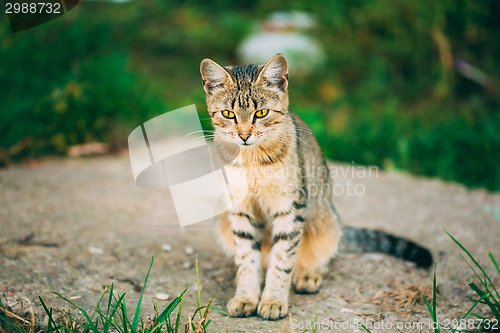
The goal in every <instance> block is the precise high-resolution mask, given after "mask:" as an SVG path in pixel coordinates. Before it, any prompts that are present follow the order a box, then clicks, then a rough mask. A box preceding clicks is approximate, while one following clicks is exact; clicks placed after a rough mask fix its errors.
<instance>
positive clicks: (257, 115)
mask: <svg viewBox="0 0 500 333" xmlns="http://www.w3.org/2000/svg"><path fill="white" fill-rule="evenodd" d="M268 113H269V109H262V110H258V111H257V112H255V118H264V117H265V116H267V114H268Z"/></svg>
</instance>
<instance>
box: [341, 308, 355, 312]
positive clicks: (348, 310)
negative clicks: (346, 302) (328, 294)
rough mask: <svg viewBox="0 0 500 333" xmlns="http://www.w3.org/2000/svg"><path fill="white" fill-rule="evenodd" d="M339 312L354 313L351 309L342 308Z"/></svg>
mask: <svg viewBox="0 0 500 333" xmlns="http://www.w3.org/2000/svg"><path fill="white" fill-rule="evenodd" d="M340 312H348V313H353V312H354V310H352V309H348V308H342V309H340Z"/></svg>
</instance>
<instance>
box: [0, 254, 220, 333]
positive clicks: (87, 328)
mask: <svg viewBox="0 0 500 333" xmlns="http://www.w3.org/2000/svg"><path fill="white" fill-rule="evenodd" d="M153 260H154V258H151V264H150V266H149V270H148V272H147V274H146V278H145V279H144V287H143V288H142V292H141V296H140V297H139V300H138V302H137V305H136V307H135V310H134V313H133V317H132V320H130V316H129V312H128V310H127V306H126V303H125V293H118V294H117V293H115V290H114V287H113V284H111V285H110V286H109V287H107V288H106V289H105V290H104V292H103V294H102V295H101V297H100V299H99V301H98V303H97V305H96V307H95V309H94V310H93V311H92V313H88V312H87V311H86V310H85V309H84V308H82V307H80V306H78V305H77V304H75V303H74V302H72V301H71V300H69V299H67V298H66V297H64V296H62V295H61V294H59V293H56V292H54V294H55V295H57V296H58V297H60V298H61V299H63V300H64V301H65V302H66V303H68V304H69V305H71V307H72V308H73V309H76V310H77V313H79V314H80V315H77V316H75V315H74V314H72V313H71V310H68V311H60V312H61V313H62V315H63V316H62V318H61V319H59V320H57V319H56V318H55V312H56V311H55V310H54V309H53V308H52V307H48V306H47V305H46V303H45V302H44V301H43V299H42V298H41V297H39V301H40V304H41V305H42V307H43V308H44V310H45V313H46V314H47V316H48V322H47V324H46V325H38V324H36V323H35V321H34V316H33V317H32V321H31V322H29V321H26V320H24V319H23V318H21V317H18V316H16V315H15V314H13V313H11V312H10V311H8V310H7V309H6V307H5V306H4V304H3V303H2V301H1V299H0V323H3V324H4V325H3V324H2V325H1V326H0V329H1V327H2V326H3V327H5V328H6V329H8V332H10V331H12V332H20V333H26V332H34V331H35V328H36V331H37V332H39V331H42V332H47V333H51V332H60V333H76V332H84V333H88V332H92V333H108V332H119V333H135V332H143V333H155V332H168V333H173V332H175V333H177V332H184V331H185V330H187V329H188V328H189V327H191V328H192V330H193V331H195V332H206V331H207V328H208V326H209V324H210V322H211V319H209V318H208V314H209V311H210V310H212V309H213V310H216V311H218V312H219V313H221V314H223V315H227V314H226V313H225V312H223V311H221V310H219V309H216V308H214V307H212V306H211V304H212V300H213V297H212V298H211V299H210V301H209V302H208V304H207V305H201V293H200V283H199V276H198V258H196V283H197V286H198V299H197V308H196V309H195V311H194V313H193V314H192V315H191V316H188V318H187V320H186V324H185V325H184V327H183V326H182V325H181V318H182V317H181V316H182V304H183V300H184V295H185V293H186V291H187V290H188V288H189V287H186V288H185V289H184V291H182V293H181V294H180V295H179V296H177V297H176V298H175V299H174V300H173V301H172V302H170V304H168V306H167V307H166V308H165V309H163V311H162V312H161V313H158V310H157V305H156V304H154V303H153V305H154V309H155V314H154V316H153V318H152V319H147V320H146V321H145V320H144V319H143V318H142V317H141V306H142V299H143V296H144V291H145V290H146V285H147V282H148V278H149V273H150V272H151V268H152V267H153ZM174 311H177V314H176V315H175V313H174ZM3 331H4V330H3V329H1V332H3Z"/></svg>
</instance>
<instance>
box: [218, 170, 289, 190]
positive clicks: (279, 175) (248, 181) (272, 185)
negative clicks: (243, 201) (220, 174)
mask: <svg viewBox="0 0 500 333" xmlns="http://www.w3.org/2000/svg"><path fill="white" fill-rule="evenodd" d="M226 174H227V178H228V181H229V185H230V188H231V191H232V192H233V194H235V195H238V196H244V195H245V194H253V195H256V196H288V194H289V192H290V193H292V192H294V190H295V188H296V187H297V182H298V176H297V175H296V173H295V171H294V169H293V168H289V167H286V166H282V165H281V166H276V167H274V166H254V167H229V166H226Z"/></svg>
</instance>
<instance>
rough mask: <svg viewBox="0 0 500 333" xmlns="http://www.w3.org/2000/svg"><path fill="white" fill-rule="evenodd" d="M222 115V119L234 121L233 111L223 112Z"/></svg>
mask: <svg viewBox="0 0 500 333" xmlns="http://www.w3.org/2000/svg"><path fill="white" fill-rule="evenodd" d="M222 115H223V116H224V118H227V119H234V117H235V116H234V112H233V111H229V110H224V111H222Z"/></svg>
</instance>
